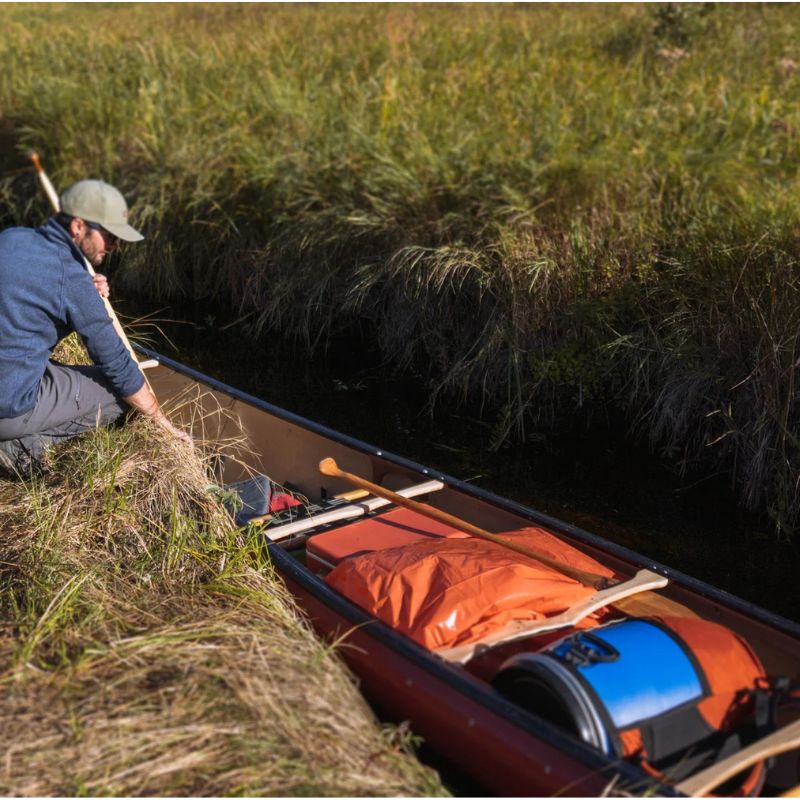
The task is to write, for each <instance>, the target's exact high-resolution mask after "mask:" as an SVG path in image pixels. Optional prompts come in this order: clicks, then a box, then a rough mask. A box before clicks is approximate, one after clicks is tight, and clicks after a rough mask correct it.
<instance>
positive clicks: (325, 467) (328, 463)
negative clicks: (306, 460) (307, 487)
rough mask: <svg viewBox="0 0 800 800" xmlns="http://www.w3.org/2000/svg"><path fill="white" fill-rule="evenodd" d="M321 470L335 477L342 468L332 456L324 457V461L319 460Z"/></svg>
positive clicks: (324, 473)
mask: <svg viewBox="0 0 800 800" xmlns="http://www.w3.org/2000/svg"><path fill="white" fill-rule="evenodd" d="M319 471H320V472H321V473H322V474H323V475H328V476H329V477H331V478H333V477H335V476H337V475H338V474H339V471H340V470H339V467H338V465H337V464H336V462H335V461H334V460H333V459H332V458H323V459H322V461H320V462H319Z"/></svg>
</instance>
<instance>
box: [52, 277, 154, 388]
mask: <svg viewBox="0 0 800 800" xmlns="http://www.w3.org/2000/svg"><path fill="white" fill-rule="evenodd" d="M65 269H66V275H65V280H64V294H63V302H64V318H65V319H66V321H67V324H68V325H69V326H70V327H71V328H72V329H73V330H75V331H77V332H78V334H79V335H80V337H81V338H82V339H83V341H84V344H85V345H86V349H87V350H88V351H89V355H90V356H91V358H92V361H94V363H95V364H96V365H97V366H98V367H100V368H101V369H102V370H103V374H104V375H105V376H106V378H107V379H108V381H109V382H110V383H111V386H112V388H113V390H114V392H115V393H116V394H117V395H119V396H120V397H129V396H130V395H132V394H134V393H135V392H137V391H138V390H139V389H141V388H142V385H143V384H144V375H142V371H141V370H140V369H139V367H138V366H137V365H136V363H135V362H134V360H133V358H132V357H131V354H130V353H129V352H128V349H127V347H125V345H124V343H123V341H122V339H120V337H119V334H118V333H117V332H116V331H115V330H114V325H113V323H112V322H111V317H109V316H108V312H107V311H106V307H105V305H104V304H103V301H102V299H101V298H100V295H99V294H98V293H97V289H95V286H94V283H93V282H92V279H91V276H90V275H89V273H88V272H86V270H85V269H84V268H83V267H81V266H79V265H77V264H75V263H74V262H72V263H69V264H66V265H65Z"/></svg>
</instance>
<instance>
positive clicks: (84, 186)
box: [61, 180, 144, 242]
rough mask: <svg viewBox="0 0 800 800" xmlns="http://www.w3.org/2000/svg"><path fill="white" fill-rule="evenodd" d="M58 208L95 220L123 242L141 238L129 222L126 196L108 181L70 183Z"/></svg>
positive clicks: (82, 217)
mask: <svg viewBox="0 0 800 800" xmlns="http://www.w3.org/2000/svg"><path fill="white" fill-rule="evenodd" d="M61 210H62V211H63V212H64V213H65V214H69V215H70V216H71V217H80V218H81V219H84V220H86V221H87V222H94V223H96V224H97V225H100V226H101V227H103V228H105V229H106V230H107V231H108V232H109V233H113V234H114V236H118V237H119V238H120V239H122V240H123V241H125V242H140V241H141V240H142V239H144V236H142V234H141V233H139V231H137V230H136V229H135V228H132V227H131V226H130V225H128V206H127V204H126V203H125V198H124V197H123V196H122V195H121V194H120V192H119V190H117V189H115V188H114V187H113V186H111V185H110V184H108V183H104V182H103V181H96V180H88V181H78V182H77V183H74V184H72V186H70V187H69V189H67V191H66V192H64V194H62V195H61Z"/></svg>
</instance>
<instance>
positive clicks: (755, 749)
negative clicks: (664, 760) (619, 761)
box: [675, 719, 800, 797]
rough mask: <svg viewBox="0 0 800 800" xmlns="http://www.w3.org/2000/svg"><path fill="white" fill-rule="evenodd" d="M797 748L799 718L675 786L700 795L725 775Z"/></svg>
mask: <svg viewBox="0 0 800 800" xmlns="http://www.w3.org/2000/svg"><path fill="white" fill-rule="evenodd" d="M797 747H800V719H798V720H795V721H794V722H792V723H791V724H790V725H786V726H785V727H783V728H780V729H779V730H777V731H774V732H773V733H771V734H770V735H769V736H765V737H764V738H762V739H759V740H758V741H757V742H753V744H751V745H748V746H747V747H745V748H743V749H741V750H740V751H739V752H738V753H733V754H732V755H730V756H728V757H727V758H723V759H722V761H718V762H717V763H716V764H712V765H711V766H710V767H707V768H706V769H704V770H701V771H700V772H698V773H697V774H696V775H692V777H691V778H687V779H686V780H685V781H681V782H680V783H679V784H678V785H677V786H676V787H675V788H677V789H678V791H680V792H683V793H684V794H685V795H689V796H690V797H702V796H703V795H705V794H708V792H710V791H711V790H712V789H715V788H716V787H717V786H719V785H720V784H721V783H724V782H725V781H726V780H728V778H732V777H733V776H734V775H736V774H738V773H739V772H741V771H742V770H744V769H747V768H748V767H752V766H753V765H754V764H757V763H758V762H759V761H764V760H765V759H767V758H770V757H771V756H777V755H780V754H781V753H785V752H787V751H788V750H794V749H795V748H797Z"/></svg>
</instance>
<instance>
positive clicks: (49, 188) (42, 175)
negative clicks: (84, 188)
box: [30, 150, 158, 391]
mask: <svg viewBox="0 0 800 800" xmlns="http://www.w3.org/2000/svg"><path fill="white" fill-rule="evenodd" d="M30 159H31V161H32V162H33V166H34V169H35V170H36V176H37V177H38V179H39V183H40V184H41V186H42V189H44V193H45V194H46V195H47V199H48V200H49V201H50V205H51V207H52V209H53V211H55V213H56V214H57V213H58V212H59V211H60V210H61V203H60V201H59V199H58V193H57V192H56V190H55V188H54V187H53V184H52V183H51V182H50V178H48V177H47V173H46V172H45V171H44V167H42V163H41V161H40V160H39V154H38V153H37V152H36V151H35V150H32V151H31V153H30ZM83 263H84V266H85V267H86V271H87V272H88V273H89V275H91V276H92V277H94V276H95V274H96V273H95V271H94V267H93V266H92V265H91V264H90V263H89V260H88V259H87V258H86V256H84V257H83ZM100 298H101V299H102V301H103V305H104V306H105V307H106V312H107V313H108V316H109V317H111V322H112V324H113V325H114V330H115V331H116V332H117V335H118V336H119V338H120V339H122V343H123V344H124V345H125V347H126V348H127V349H128V352H129V353H130V354H131V358H132V359H133V360H134V362H135V363H136V364H137V366H138V367H139V369H140V370H141V371H142V375H144V370H145V369H147V368H149V367H156V366H158V361H156V360H155V359H149V360H148V361H143V362H141V363H140V362H139V359H138V358H137V357H136V353H135V352H134V350H133V347H132V346H131V343H130V341H128V337H127V336H126V335H125V331H124V330H123V329H122V325H121V324H120V321H119V319H118V318H117V315H116V313H115V311H114V308H113V307H112V305H111V303H110V302H109V300H108V298H107V297H103V296H102V295H101V296H100ZM145 381H146V382H147V385H148V386H150V382H149V381H148V380H147V376H145ZM152 390H153V387H152V386H150V391H152Z"/></svg>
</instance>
